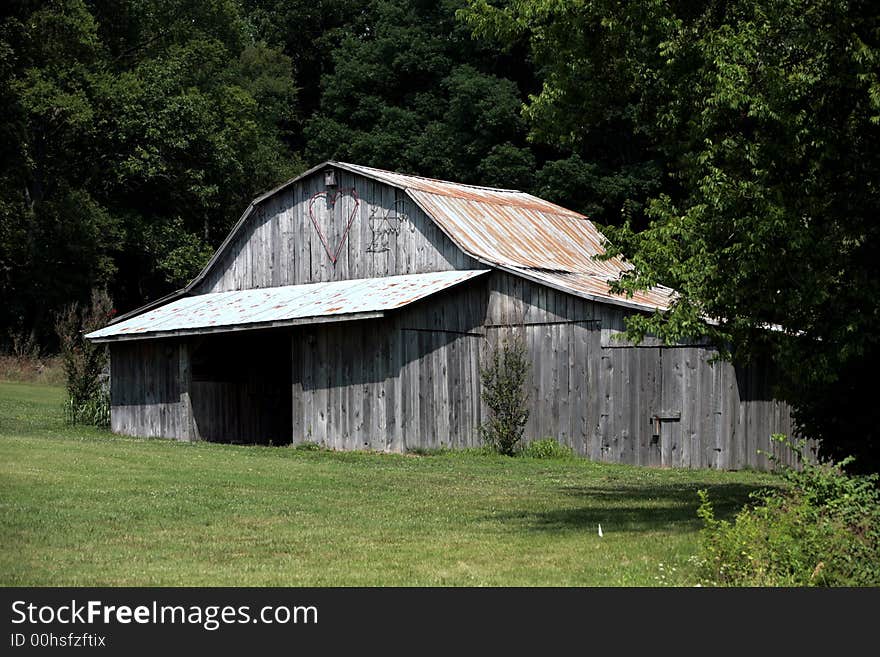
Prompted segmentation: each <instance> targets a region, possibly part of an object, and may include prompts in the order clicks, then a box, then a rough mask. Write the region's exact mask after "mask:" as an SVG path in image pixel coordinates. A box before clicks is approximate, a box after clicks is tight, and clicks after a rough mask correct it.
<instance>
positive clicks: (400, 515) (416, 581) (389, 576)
mask: <svg viewBox="0 0 880 657" xmlns="http://www.w3.org/2000/svg"><path fill="white" fill-rule="evenodd" d="M61 400H62V390H61V389H60V388H57V387H50V386H43V385H29V384H22V383H2V382H0V584H3V585H20V586H36V585H38V586H47V585H59V586H85V585H90V586H91V585H95V586H101V585H109V586H123V585H131V586H141V585H156V586H173V585H179V586H220V585H232V586H245V585H251V586H264V585H279V586H325V585H336V586H374V585H387V586H393V585H416V586H422V585H427V586H437V585H490V586H497V585H526V586H532V585H562V586H569V585H573V586H621V585H626V586H658V585H690V584H695V583H696V581H697V580H696V575H695V573H694V570H693V565H692V564H691V563H690V562H689V561H688V558H689V557H690V556H691V555H693V554H694V553H695V552H696V550H697V545H698V538H699V535H698V532H699V529H700V523H699V521H698V520H697V518H696V515H695V512H696V508H697V504H698V500H697V493H696V491H697V489H699V488H708V489H710V492H711V496H712V498H713V499H714V500H715V501H716V506H717V508H718V510H719V512H720V513H721V514H728V515H729V514H732V513H733V512H734V511H735V510H736V509H738V508H739V507H740V506H741V505H742V504H743V503H744V502H745V501H746V499H747V497H748V494H749V493H750V492H751V491H753V490H755V489H756V488H759V487H762V486H766V485H774V484H776V483H778V482H777V479H775V478H774V477H772V476H770V475H765V474H759V473H754V472H739V473H734V472H714V471H682V470H659V469H642V468H635V467H628V466H617V465H603V464H596V463H590V462H587V461H585V460H581V459H575V460H534V459H525V458H506V457H489V456H482V455H477V454H443V455H437V456H401V455H392V454H374V453H341V452H340V453H335V452H324V451H303V450H296V449H292V448H277V447H276V448H271V447H241V446H227V445H216V444H206V443H201V444H182V443H176V442H172V441H166V440H137V439H132V438H123V437H119V436H114V435H112V434H109V433H107V432H103V431H99V430H95V429H89V428H83V427H67V426H65V425H64V423H63V420H62V417H61V413H60V407H61ZM599 523H601V524H602V529H603V532H604V538H600V537H599V536H598V532H597V529H598V525H599Z"/></svg>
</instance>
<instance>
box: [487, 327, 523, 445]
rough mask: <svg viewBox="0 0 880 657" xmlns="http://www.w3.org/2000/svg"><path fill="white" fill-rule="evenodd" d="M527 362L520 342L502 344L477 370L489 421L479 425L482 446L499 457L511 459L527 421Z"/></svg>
mask: <svg viewBox="0 0 880 657" xmlns="http://www.w3.org/2000/svg"><path fill="white" fill-rule="evenodd" d="M528 372H529V362H528V359H527V358H526V348H525V345H523V343H522V341H521V340H514V341H513V342H512V343H511V342H503V343H502V344H501V345H500V346H499V347H497V348H495V349H493V350H492V355H491V357H490V359H489V362H488V363H487V364H486V365H485V366H484V367H482V368H481V370H480V382H481V383H482V384H483V389H482V397H483V402H484V403H485V404H486V407H487V408H488V410H489V418H488V420H486V422H484V423H483V424H482V426H480V436H481V438H482V439H483V443H484V444H485V445H486V446H487V447H489V448H491V449H492V450H494V451H495V452H497V453H499V454H506V455H508V456H513V455H514V454H516V452H517V450H518V448H519V442H520V440H521V439H522V435H523V431H524V430H525V426H526V421H528V419H529V409H528V394H527V392H526V390H525V383H526V377H527V375H528Z"/></svg>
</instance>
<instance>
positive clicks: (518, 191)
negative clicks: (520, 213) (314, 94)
mask: <svg viewBox="0 0 880 657" xmlns="http://www.w3.org/2000/svg"><path fill="white" fill-rule="evenodd" d="M324 164H325V165H334V164H335V165H342V166H346V167H352V168H354V169H369V170H370V171H377V172H379V173H387V174H390V175H392V176H401V177H403V178H418V179H419V180H427V181H430V182H436V183H443V184H444V185H456V186H457V187H469V188H470V189H481V190H483V191H487V192H504V193H506V194H528V195H529V196H532V194H529V193H528V192H524V191H522V190H521V189H511V188H506V187H488V186H486V185H471V184H469V183H463V182H455V181H454V180H443V179H442V178H430V177H428V176H419V175H417V174H414V173H401V172H399V171H389V170H388V169H380V168H378V167H368V166H366V165H365V164H352V163H351V162H342V161H339V160H328V161H327V162H325V163H324ZM535 198H537V197H535ZM541 200H543V199H541Z"/></svg>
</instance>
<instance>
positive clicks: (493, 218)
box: [117, 160, 673, 321]
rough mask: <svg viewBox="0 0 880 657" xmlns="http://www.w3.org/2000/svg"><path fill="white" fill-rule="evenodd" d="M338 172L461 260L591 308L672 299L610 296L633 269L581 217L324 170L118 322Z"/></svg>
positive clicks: (392, 176)
mask: <svg viewBox="0 0 880 657" xmlns="http://www.w3.org/2000/svg"><path fill="white" fill-rule="evenodd" d="M328 168H336V169H340V170H342V171H348V172H350V173H354V174H357V175H360V176H363V177H365V178H369V179H372V180H375V181H378V182H382V183H385V184H387V185H390V186H392V187H396V188H398V189H400V190H402V191H403V192H404V193H406V195H407V196H409V197H410V198H411V199H412V200H413V201H414V202H415V203H416V204H417V205H418V206H419V207H420V208H421V209H422V210H423V211H424V212H425V214H427V216H428V217H429V218H430V219H431V220H433V221H434V222H435V223H436V224H437V226H439V228H440V229H441V230H442V231H443V232H444V233H445V234H446V236H447V237H449V239H450V240H451V241H452V242H453V243H454V244H455V245H456V246H457V247H458V248H460V249H461V250H462V251H463V252H464V253H466V254H467V255H469V256H471V257H472V258H474V259H475V260H477V261H479V262H481V263H483V264H485V265H488V266H490V267H492V268H496V269H501V270H503V271H507V272H509V273H512V274H516V275H518V276H521V277H523V278H526V279H528V280H532V281H535V282H538V283H541V284H544V285H547V286H549V287H552V288H555V289H558V290H562V291H564V292H568V293H570V294H573V295H575V296H579V297H583V298H586V299H590V300H593V301H600V302H604V303H611V304H615V305H621V306H626V307H630V308H633V309H637V310H649V311H650V310H655V309H665V308H667V307H668V306H669V304H670V302H671V300H672V296H673V291H672V290H671V289H670V288H666V287H662V286H658V287H655V288H652V289H651V290H645V291H639V292H636V293H635V294H634V295H633V296H632V297H628V296H625V295H619V294H614V293H612V292H611V290H610V288H609V282H610V281H613V280H615V279H617V278H618V277H619V276H620V275H621V274H622V273H623V272H625V271H628V270H630V269H632V265H631V264H629V263H628V262H626V261H625V260H623V259H622V258H620V257H613V258H609V259H602V260H598V259H597V256H600V255H604V253H605V250H604V248H603V242H604V237H603V235H602V234H601V232H599V230H598V229H597V228H596V226H595V225H594V224H593V222H592V221H590V220H589V219H588V218H587V217H586V216H584V215H582V214H580V213H577V212H574V211H573V210H569V209H567V208H564V207H562V206H559V205H556V204H555V203H551V202H549V201H545V200H544V199H541V198H538V197H536V196H532V195H531V194H526V193H525V192H520V191H517V190H512V189H497V188H492V187H478V186H474V185H464V184H460V183H453V182H447V181H443V180H434V179H431V178H423V177H420V176H412V175H404V174H400V173H394V172H391V171H385V170H382V169H374V168H372V167H365V166H361V165H357V164H349V163H346V162H336V161H333V160H330V161H327V162H324V163H322V164H320V165H318V166H316V167H313V168H311V169H309V170H308V171H306V172H304V173H302V174H300V175H299V176H297V177H296V178H293V179H291V180H289V181H287V182H286V183H284V184H283V185H281V186H279V187H276V188H275V189H273V190H271V191H269V192H267V193H265V194H263V195H261V196H259V197H257V198H255V199H254V200H253V201H252V202H251V203H250V205H249V206H248V207H247V209H246V210H245V212H244V214H243V215H242V216H241V218H240V219H239V221H238V223H237V224H236V225H235V227H234V228H233V229H232V231H231V232H230V234H229V235H228V236H227V238H226V240H225V241H224V242H223V244H221V246H220V248H219V249H218V250H217V252H216V253H215V254H214V256H213V257H212V258H211V260H210V261H209V262H208V264H207V265H205V267H204V269H203V270H202V271H201V273H199V275H198V276H196V278H194V279H193V280H192V281H191V282H190V283H189V284H188V285H187V286H186V287H184V288H183V289H181V290H178V291H177V292H174V293H172V294H171V295H168V296H166V297H163V298H162V299H157V300H156V301H154V302H152V303H150V304H148V305H146V306H144V307H142V308H139V309H138V310H136V311H133V312H131V313H128V314H126V315H123V316H120V317H119V318H118V320H117V321H120V320H124V319H126V318H128V317H131V316H133V315H136V314H139V313H141V312H144V311H147V310H150V309H151V308H155V307H156V306H158V305H160V304H163V303H166V302H168V301H171V300H173V299H177V298H179V297H181V296H186V295H187V294H188V293H189V292H190V291H191V290H192V289H193V288H194V287H195V286H196V285H197V284H198V283H200V282H201V281H202V280H203V279H204V278H205V277H206V276H207V274H208V272H209V271H211V269H212V267H213V266H214V265H215V263H217V262H218V261H219V260H220V259H221V257H222V256H223V254H224V253H225V251H226V250H227V249H228V248H229V247H230V245H231V244H232V243H233V240H234V239H235V237H236V236H237V235H238V233H239V232H240V231H241V230H242V229H243V227H244V225H245V223H246V222H247V220H248V218H249V217H250V216H251V214H252V213H253V211H254V209H255V208H256V207H257V206H258V205H259V204H260V203H261V202H263V201H265V200H266V199H268V198H271V197H273V196H274V195H276V194H278V193H279V192H281V191H282V190H284V189H287V188H288V187H290V186H291V185H294V184H296V183H297V182H299V181H301V180H303V179H305V178H307V177H309V176H312V175H315V174H316V173H319V172H320V171H322V170H325V169H328Z"/></svg>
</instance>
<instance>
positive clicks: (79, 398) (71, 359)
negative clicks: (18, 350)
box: [55, 290, 115, 427]
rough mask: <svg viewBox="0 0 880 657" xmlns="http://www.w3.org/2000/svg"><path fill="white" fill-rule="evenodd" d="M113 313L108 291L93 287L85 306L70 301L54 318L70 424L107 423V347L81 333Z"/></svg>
mask: <svg viewBox="0 0 880 657" xmlns="http://www.w3.org/2000/svg"><path fill="white" fill-rule="evenodd" d="M114 314H115V311H114V310H113V303H112V301H111V300H110V297H109V296H108V295H107V293H106V292H104V291H100V290H93V291H92V298H91V301H90V303H89V305H88V306H85V307H83V308H81V307H80V305H79V304H78V303H72V304H70V305H68V306H66V307H65V308H64V309H63V310H62V311H61V312H59V313H58V314H57V315H56V317H55V331H56V333H57V334H58V339H59V342H60V345H61V364H62V366H63V368H64V375H65V385H66V388H67V399H66V400H65V402H64V414H65V417H66V419H67V421H68V422H69V423H71V424H93V425H95V426H100V427H108V426H110V390H109V380H108V376H109V375H108V374H107V369H108V365H109V359H108V356H107V348H106V346H105V345H103V344H94V343H92V342H89V341H88V340H86V339H85V337H84V335H85V334H86V333H88V332H90V331H94V330H95V329H99V328H101V327H103V326H104V325H106V324H107V323H108V322H109V321H110V320H111V319H112V318H113V315H114Z"/></svg>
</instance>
